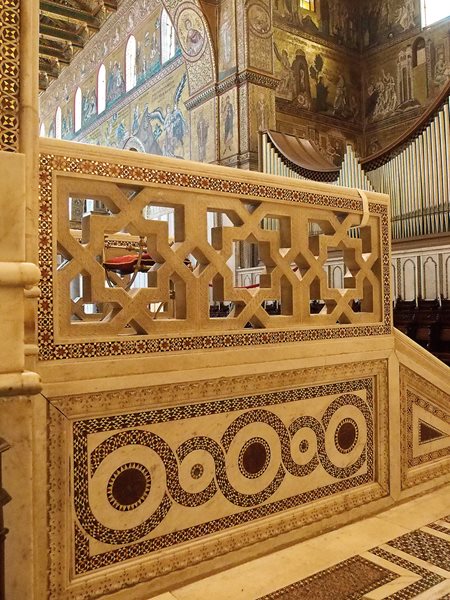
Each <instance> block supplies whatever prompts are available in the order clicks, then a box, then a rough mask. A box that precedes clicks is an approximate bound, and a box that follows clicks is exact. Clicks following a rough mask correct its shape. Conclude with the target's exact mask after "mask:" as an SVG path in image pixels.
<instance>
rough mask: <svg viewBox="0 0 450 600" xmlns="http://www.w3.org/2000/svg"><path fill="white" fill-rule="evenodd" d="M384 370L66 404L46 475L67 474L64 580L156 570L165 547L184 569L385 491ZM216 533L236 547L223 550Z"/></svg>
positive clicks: (56, 493) (59, 520)
mask: <svg viewBox="0 0 450 600" xmlns="http://www.w3.org/2000/svg"><path fill="white" fill-rule="evenodd" d="M381 364H383V363H380V365H381ZM379 368H380V367H376V368H375V372H376V371H377V370H379ZM382 368H383V369H384V366H383V367H382ZM375 372H374V370H373V368H372V374H369V372H368V374H367V376H362V377H360V378H359V379H349V380H344V381H341V382H339V383H328V384H327V383H323V384H322V383H319V382H317V383H315V384H313V385H303V386H301V387H293V388H291V389H288V390H284V391H267V392H262V393H256V394H252V395H244V396H242V395H241V396H233V397H229V398H224V399H221V400H217V399H209V400H206V401H202V402H198V401H193V402H188V403H186V402H184V403H183V402H182V403H181V404H177V405H174V406H168V407H161V408H154V409H151V410H149V409H145V410H136V411H132V412H130V411H125V412H123V411H121V412H119V413H115V411H113V413H112V414H111V411H109V414H108V413H107V414H105V415H100V416H99V413H98V409H97V410H96V415H95V416H92V417H91V416H88V415H83V417H82V418H80V412H79V409H74V405H73V403H70V406H71V407H72V410H75V414H74V416H73V418H70V419H69V421H67V420H65V419H63V420H60V413H58V415H55V418H56V419H57V420H58V419H59V420H60V421H58V422H60V429H59V430H58V436H57V437H56V438H55V437H54V435H55V434H52V437H53V440H52V448H51V451H50V452H51V455H52V459H51V461H52V464H53V466H52V467H51V469H50V471H49V472H50V476H51V478H52V477H54V476H55V475H56V473H57V472H58V470H61V476H62V477H63V479H62V480H61V481H60V482H59V483H56V482H55V484H54V485H52V484H51V486H50V487H51V489H52V490H53V491H52V492H51V494H50V496H51V498H53V499H52V500H51V505H52V506H54V507H55V510H52V509H51V513H52V514H53V516H52V526H51V532H52V533H51V538H52V539H54V540H56V539H65V540H67V541H68V547H67V550H66V551H65V552H64V553H63V554H64V556H70V557H71V558H70V561H69V565H68V566H67V565H66V567H65V568H68V569H69V572H70V573H69V579H70V580H72V581H73V582H74V585H75V583H76V581H77V578H79V577H80V576H84V575H86V574H88V573H95V572H97V571H98V570H99V569H102V568H108V567H109V568H114V569H116V568H117V567H118V566H120V565H122V564H124V565H125V564H128V565H129V564H131V565H132V564H133V562H131V563H130V562H129V561H132V560H133V559H139V560H143V559H145V560H147V561H150V563H149V564H150V566H151V565H153V566H151V568H150V567H149V569H150V570H149V571H148V572H152V569H153V570H154V569H155V568H158V567H157V565H159V564H160V561H161V558H160V556H161V552H162V553H164V551H165V550H167V549H170V550H171V554H170V559H169V555H167V554H164V556H166V557H167V560H168V561H169V563H168V564H167V566H166V569H168V570H172V569H176V568H179V567H177V566H176V565H177V564H179V562H178V561H181V563H182V564H184V565H187V564H189V563H190V562H192V561H194V562H200V561H201V560H204V559H205V558H206V557H207V556H213V555H215V554H217V553H219V554H220V553H221V552H223V551H225V552H226V551H229V550H230V549H232V548H233V547H236V546H235V544H236V543H237V544H239V545H241V546H242V545H244V546H245V545H246V544H248V543H251V541H252V540H253V542H254V541H257V540H258V539H265V538H267V537H271V536H273V535H275V534H276V533H277V531H278V532H281V531H286V529H287V530H289V529H291V528H295V527H299V526H301V524H302V523H307V522H311V521H317V520H318V519H321V518H325V517H326V516H331V515H333V514H339V513H340V512H342V511H345V510H347V509H348V508H350V507H352V506H358V505H360V504H364V503H367V502H370V501H371V500H375V499H377V498H380V497H383V496H384V495H386V494H387V493H388V491H387V487H386V486H387V470H386V467H385V464H384V462H383V459H382V458H381V457H382V456H385V451H386V444H387V440H386V439H385V437H384V432H385V431H386V419H387V413H386V412H385V411H384V409H383V410H382V412H381V413H380V409H381V408H382V407H383V406H384V402H385V396H384V387H383V386H384V384H381V386H380V384H379V383H377V381H380V380H379V379H377V377H374V374H375ZM278 378H279V379H280V380H281V379H282V376H281V374H279V375H278ZM256 379H257V378H255V386H256V387H257V385H258V384H257V382H256ZM275 379H277V378H276V377H275ZM383 381H384V379H383ZM165 393H166V394H167V395H168V397H170V388H167V389H166V390H165ZM379 394H380V396H379ZM61 402H64V401H63V400H61V401H60V402H59V406H61ZM146 404H147V405H148V402H146ZM67 406H69V399H68V403H67ZM382 432H383V433H382ZM65 439H66V440H67V442H68V443H69V462H68V463H66V461H67V456H65V452H66V450H65V448H67V446H66V442H65ZM65 463H66V464H68V466H69V468H70V479H69V480H68V481H66V482H65V483H63V480H64V478H65V477H66V476H67V470H66V468H65V467H64V464H65ZM67 488H69V489H70V490H71V492H70V497H67V496H65V494H64V490H65V489H67ZM61 493H62V496H61ZM58 498H59V500H58ZM319 500H320V501H322V502H321V504H320V509H317V508H315V503H316V502H317V501H319ZM61 502H62V505H63V506H64V507H65V511H61V510H60V507H61ZM58 507H59V508H58ZM292 511H297V513H293V512H292ZM287 514H289V515H290V516H289V517H284V516H283V515H287ZM68 523H70V525H69V529H68V531H67V530H66V529H65V528H66V527H67V524H68ZM280 527H281V529H279V528H280ZM236 528H237V529H236ZM65 530H66V531H67V537H65V535H64V531H65ZM252 532H253V533H252ZM218 535H220V536H224V535H226V536H228V537H227V538H226V539H228V540H229V541H228V542H226V543H225V545H223V544H222V543H220V544H219V545H217V536H218ZM199 542H201V545H200V546H199V545H198V544H199ZM238 547H239V546H238ZM189 548H196V550H192V551H190V550H189ZM226 548H228V550H226ZM199 552H200V554H199ZM208 553H211V554H208ZM56 556H57V557H58V558H57V559H55V555H53V558H52V561H53V563H54V561H55V560H56V562H58V561H60V559H61V556H62V555H61V553H60V552H58V554H57V555H56ZM181 557H182V558H181ZM151 561H153V562H151ZM154 561H157V562H156V563H155V562H154ZM136 564H138V563H136ZM60 568H61V567H60V566H59V567H55V566H53V569H52V572H53V573H55V572H56V571H57V570H58V569H60ZM127 568H128V567H127ZM60 584H61V582H60ZM118 585H119V587H120V584H118ZM53 589H54V592H55V593H61V588H58V587H57V586H55V584H54V587H53ZM69 597H72V596H69ZM73 597H74V598H77V597H79V596H78V595H77V594H76V593H75V591H74V595H73Z"/></svg>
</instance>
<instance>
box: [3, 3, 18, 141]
mask: <svg viewBox="0 0 450 600" xmlns="http://www.w3.org/2000/svg"><path fill="white" fill-rule="evenodd" d="M19 25H20V2H19V0H0V151H8V152H17V151H18V149H19V89H20V85H19V75H20V74H19Z"/></svg>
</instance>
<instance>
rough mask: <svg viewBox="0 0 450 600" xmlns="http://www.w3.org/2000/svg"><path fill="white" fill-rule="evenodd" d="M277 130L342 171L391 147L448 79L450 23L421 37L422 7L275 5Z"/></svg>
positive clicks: (387, 2)
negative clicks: (344, 163) (352, 151)
mask: <svg viewBox="0 0 450 600" xmlns="http://www.w3.org/2000/svg"><path fill="white" fill-rule="evenodd" d="M273 14H274V54H275V74H276V76H277V77H279V79H280V83H279V85H278V87H277V89H276V109H277V113H276V118H277V129H279V130H280V131H283V132H285V133H294V134H296V135H299V136H301V137H306V138H309V139H311V140H312V141H314V142H315V143H316V145H317V146H318V147H319V148H320V149H321V151H322V152H323V154H325V155H326V156H327V157H328V158H329V159H330V160H332V161H333V162H335V163H336V164H340V162H341V160H342V156H343V153H344V151H345V145H346V144H347V143H351V144H352V145H353V146H354V147H355V148H356V151H357V153H358V154H359V155H360V156H367V155H370V154H372V153H374V152H378V151H380V150H382V149H383V148H385V147H386V146H387V145H388V144H389V143H391V142H392V141H393V140H395V139H396V138H397V137H399V136H400V135H401V134H402V132H404V131H405V123H407V125H412V124H413V123H414V121H415V120H417V119H419V118H420V116H421V115H422V114H423V113H424V112H425V110H426V109H427V107H428V106H429V105H430V104H431V103H432V102H433V100H434V99H435V98H436V96H437V95H439V93H440V91H441V90H442V89H443V88H444V86H445V85H446V83H447V82H448V80H449V78H450V44H449V40H450V37H449V36H450V34H449V29H450V23H449V19H444V20H443V21H441V22H439V23H436V24H435V25H432V26H431V27H427V28H424V29H423V30H422V29H421V8H420V0H364V2H362V3H361V2H358V1H349V0H333V1H331V0H274V3H273Z"/></svg>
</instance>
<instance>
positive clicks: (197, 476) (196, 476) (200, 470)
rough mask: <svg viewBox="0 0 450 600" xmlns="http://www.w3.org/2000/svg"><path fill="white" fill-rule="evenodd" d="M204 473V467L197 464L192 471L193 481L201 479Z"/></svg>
mask: <svg viewBox="0 0 450 600" xmlns="http://www.w3.org/2000/svg"><path fill="white" fill-rule="evenodd" d="M203 471H204V468H203V465H201V464H200V463H197V464H195V465H194V466H193V467H192V469H191V477H192V479H200V477H201V476H202V475H203Z"/></svg>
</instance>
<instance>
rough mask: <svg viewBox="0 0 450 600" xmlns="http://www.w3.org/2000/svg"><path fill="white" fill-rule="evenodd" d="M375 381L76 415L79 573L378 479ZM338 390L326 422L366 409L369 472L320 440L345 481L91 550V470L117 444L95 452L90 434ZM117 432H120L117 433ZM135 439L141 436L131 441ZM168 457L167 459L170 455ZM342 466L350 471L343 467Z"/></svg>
mask: <svg viewBox="0 0 450 600" xmlns="http://www.w3.org/2000/svg"><path fill="white" fill-rule="evenodd" d="M375 387H376V386H375V381H374V378H373V377H366V378H363V379H356V380H351V381H343V382H339V383H330V384H323V385H311V386H308V387H300V388H295V389H289V390H284V391H277V392H267V393H262V394H258V395H252V396H245V397H240V398H227V399H224V400H214V401H208V402H200V403H193V404H187V405H181V406H174V407H169V408H159V409H158V408H157V409H154V410H150V411H148V410H147V411H140V412H134V413H130V414H119V415H112V416H103V417H95V418H89V419H86V418H84V419H82V420H75V421H73V422H72V432H73V453H74V454H73V481H74V507H75V512H76V514H77V516H78V519H77V524H76V525H74V544H75V572H76V574H77V575H79V574H83V573H86V572H89V571H93V570H96V569H99V568H102V567H105V566H108V565H112V564H117V563H118V562H122V561H124V560H129V559H132V558H137V557H139V556H143V555H147V554H150V553H153V552H155V551H158V550H162V549H164V548H169V547H174V546H176V545H179V544H183V543H186V542H189V541H193V540H196V539H198V538H200V537H204V536H209V535H210V534H213V533H215V532H216V533H217V532H222V531H224V530H226V529H229V528H232V527H236V526H239V525H243V524H246V523H249V522H251V521H254V520H257V519H261V518H264V517H268V516H271V515H275V514H277V513H280V512H282V511H288V510H292V509H294V508H299V507H300V506H302V505H305V504H307V503H310V502H313V501H315V500H319V499H323V498H327V497H329V496H331V495H333V494H338V493H339V492H343V491H346V490H351V489H353V490H354V489H355V488H358V487H360V486H363V485H367V484H370V483H374V482H375V479H376V472H375V469H376V457H375V454H376V448H375V443H374V440H375V430H374V418H375V414H374V413H375V406H376V402H375V395H374V390H375ZM360 390H364V391H365V393H366V400H365V401H363V400H361V399H360V398H359V397H358V396H353V394H352V393H354V392H356V391H360ZM336 394H344V395H343V396H340V397H338V398H336V399H335V400H334V401H332V402H331V403H330V405H329V406H328V408H327V409H326V410H325V413H324V415H323V419H322V420H323V422H324V424H325V425H327V423H328V422H329V419H330V418H331V415H332V413H333V411H334V410H336V409H335V408H334V405H339V406H344V405H347V404H348V405H349V406H354V405H355V406H357V407H358V408H359V409H360V410H361V411H363V414H364V416H365V422H366V426H367V442H366V446H365V448H366V449H365V452H363V454H362V455H361V456H363V455H364V460H365V463H366V472H365V473H364V474H360V475H356V473H357V469H359V467H360V466H361V464H362V463H361V460H360V459H357V461H356V462H355V464H354V465H351V466H350V467H346V468H345V469H338V468H337V467H335V466H334V465H333V464H332V462H331V461H330V459H329V458H328V456H327V455H326V452H325V448H322V449H320V444H319V449H318V451H319V454H320V460H321V462H322V463H323V466H324V468H326V470H327V472H329V473H330V474H333V476H334V477H345V478H342V479H341V480H340V481H337V482H334V483H331V484H328V485H325V486H323V487H319V488H315V489H313V490H310V491H307V492H303V493H299V494H296V495H293V496H289V497H287V498H284V499H282V500H275V501H271V502H270V501H269V502H267V503H263V502H264V501H265V499H264V498H260V499H258V503H257V505H253V506H251V507H240V508H239V512H235V513H233V514H229V515H227V516H224V517H220V518H217V519H213V520H210V521H207V522H204V523H199V524H197V525H193V526H190V527H187V528H185V529H179V530H177V531H175V532H171V533H167V534H163V535H159V536H158V537H155V538H151V539H144V540H142V541H136V540H134V539H131V537H130V540H129V542H128V543H126V542H125V543H126V545H122V546H121V547H116V548H114V549H112V550H110V551H105V552H103V553H101V554H96V555H93V556H91V555H90V552H89V536H87V535H86V534H85V533H83V531H82V530H81V528H80V526H79V524H78V523H80V524H81V523H82V522H84V521H85V520H86V519H87V520H89V519H90V521H91V525H92V527H93V528H94V529H93V530H94V531H96V532H99V531H100V529H101V525H100V524H97V525H96V522H93V521H92V518H91V517H89V516H88V515H89V513H90V510H89V507H88V505H87V504H86V503H87V502H88V498H89V491H88V486H89V483H88V482H89V477H90V471H91V475H92V471H95V470H96V468H97V466H98V464H99V461H100V460H102V457H103V455H107V454H108V452H109V451H111V448H112V446H111V444H110V443H109V441H110V440H111V439H112V438H111V437H110V438H107V439H106V440H105V442H104V443H103V444H100V446H98V447H97V448H96V449H95V450H94V451H93V452H92V453H91V454H90V455H89V451H88V436H89V435H92V434H97V433H106V432H113V431H118V432H119V433H117V434H116V435H118V436H122V438H124V436H125V437H126V435H127V433H128V432H127V431H126V429H129V428H135V429H134V431H138V432H140V433H142V435H144V434H145V433H146V432H145V431H144V430H142V429H136V428H139V427H143V426H144V425H150V424H157V423H167V422H173V421H180V420H183V419H190V418H195V417H199V416H201V417H204V416H211V415H216V414H222V413H225V414H228V413H232V412H234V411H242V410H245V409H247V410H248V409H251V410H250V412H247V413H245V414H244V415H241V417H247V416H249V415H252V413H253V412H255V413H259V412H265V411H261V410H258V409H261V408H263V407H265V406H276V405H285V404H286V403H290V402H296V401H299V400H308V399H312V398H319V397H327V396H332V395H336ZM351 398H354V402H352V401H351ZM349 402H350V403H349ZM305 418H308V417H305ZM293 425H295V423H294V424H292V425H291V427H292V426H293ZM124 430H125V431H124ZM228 435H229V436H230V435H232V432H231V433H228ZM113 437H114V438H115V436H113ZM122 438H121V439H122ZM119 441H121V440H118V442H119ZM122 441H123V440H122ZM125 441H126V440H125ZM129 443H136V442H135V441H134V442H133V441H130V442H129ZM223 445H224V446H226V440H225V441H224V444H223ZM188 451H189V449H187V450H186V452H188ZM105 453H106V454H105ZM324 461H325V462H324ZM164 462H165V464H166V461H164ZM360 463H361V464H360ZM166 467H167V469H168V470H169V471H170V474H171V476H174V473H173V472H172V471H173V468H172V467H173V465H171V464H167V465H166ZM354 467H355V468H354ZM356 467H357V469H356ZM355 469H356V470H355ZM347 470H348V472H347ZM341 471H345V472H342V473H341ZM221 476H222V475H220V476H219V477H221ZM169 483H170V482H168V487H169ZM172 495H173V494H172ZM167 502H169V500H168V498H167V501H166V504H167ZM242 509H243V510H242ZM164 510H168V506H165V507H164ZM163 518H164V517H163ZM86 522H88V521H86ZM130 533H131V532H130ZM109 535H111V541H110V542H109V543H110V544H113V545H114V544H119V543H120V542H119V541H117V540H116V537H115V534H113V533H111V534H110V533H109V532H108V531H106V532H105V536H106V537H107V536H109ZM106 537H105V540H103V539H102V541H106ZM138 539H139V538H137V540H138ZM130 542H132V543H130ZM122 543H123V542H122Z"/></svg>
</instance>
